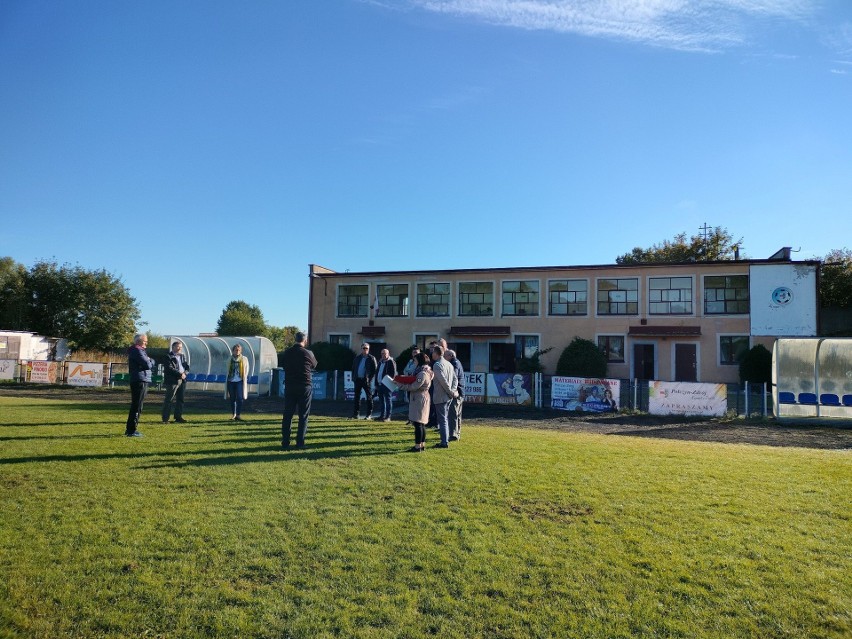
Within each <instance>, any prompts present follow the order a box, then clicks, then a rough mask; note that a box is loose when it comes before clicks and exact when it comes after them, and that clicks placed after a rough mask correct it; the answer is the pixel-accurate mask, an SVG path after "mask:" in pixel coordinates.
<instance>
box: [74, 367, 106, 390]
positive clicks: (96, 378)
mask: <svg viewBox="0 0 852 639" xmlns="http://www.w3.org/2000/svg"><path fill="white" fill-rule="evenodd" d="M103 383H104V365H103V364H92V363H88V362H68V384H69V385H71V386H103Z"/></svg>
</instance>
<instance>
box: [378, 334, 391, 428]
mask: <svg viewBox="0 0 852 639" xmlns="http://www.w3.org/2000/svg"><path fill="white" fill-rule="evenodd" d="M385 375H388V376H390V378H391V379H393V378H394V377H396V362H395V361H394V359H393V358H392V357H391V356H390V351H389V350H388V349H386V348H383V349H382V357H381V359H380V360H379V368H378V370H377V371H376V394H377V395H378V396H379V402H380V404H381V408H382V414H381V416H380V417H379V419H380V420H381V421H383V422H389V421H390V420H391V409H392V408H393V391H392V390H391V389H390V388H388V387H387V386H385V385H384V384H382V380H383V379H384V378H385Z"/></svg>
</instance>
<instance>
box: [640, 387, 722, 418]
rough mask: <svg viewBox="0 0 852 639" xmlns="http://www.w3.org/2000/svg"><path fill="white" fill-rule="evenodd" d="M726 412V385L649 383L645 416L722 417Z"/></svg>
mask: <svg viewBox="0 0 852 639" xmlns="http://www.w3.org/2000/svg"><path fill="white" fill-rule="evenodd" d="M727 411H728V388H727V386H726V385H725V384H697V383H694V382H653V381H652V382H648V412H649V413H651V414H652V415H716V416H721V415H724V414H725V413H726V412H727Z"/></svg>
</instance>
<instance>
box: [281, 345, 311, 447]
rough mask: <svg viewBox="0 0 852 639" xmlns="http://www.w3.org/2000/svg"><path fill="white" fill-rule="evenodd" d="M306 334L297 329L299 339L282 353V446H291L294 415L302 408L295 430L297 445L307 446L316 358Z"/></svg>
mask: <svg viewBox="0 0 852 639" xmlns="http://www.w3.org/2000/svg"><path fill="white" fill-rule="evenodd" d="M307 343H308V338H307V336H306V335H305V334H304V333H302V332H298V333H296V343H295V344H293V346H291V347H290V348H288V349H287V350H286V351H284V354H283V355H282V357H281V360H282V364H283V366H284V419H282V420H281V448H283V449H284V450H287V449H289V448H290V431H291V428H292V422H293V415H294V414H295V413H296V409H298V411H299V430H298V431H296V448H300V449H301V448H304V447H305V435H306V434H307V432H308V415H309V414H310V412H311V400H312V399H313V397H314V387H313V373H312V371H313V369H315V368H316V367H317V358H316V357H315V356H314V354H313V353H312V352H311V351H309V350H308V349H307V348H305V346H306V345H307Z"/></svg>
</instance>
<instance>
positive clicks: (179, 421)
mask: <svg viewBox="0 0 852 639" xmlns="http://www.w3.org/2000/svg"><path fill="white" fill-rule="evenodd" d="M175 422H177V423H178V424H186V420H185V419H184V418H183V417H181V418H180V419H176V420H175Z"/></svg>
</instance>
